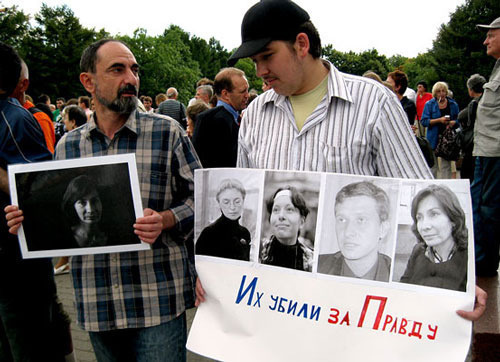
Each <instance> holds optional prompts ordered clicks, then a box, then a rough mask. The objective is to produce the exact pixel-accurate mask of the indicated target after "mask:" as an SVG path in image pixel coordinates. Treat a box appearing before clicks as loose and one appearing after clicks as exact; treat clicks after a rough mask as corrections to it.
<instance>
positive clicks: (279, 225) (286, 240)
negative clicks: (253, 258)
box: [260, 186, 313, 271]
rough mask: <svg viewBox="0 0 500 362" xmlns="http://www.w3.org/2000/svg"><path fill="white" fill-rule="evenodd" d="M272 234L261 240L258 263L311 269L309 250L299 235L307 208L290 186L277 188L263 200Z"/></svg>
mask: <svg viewBox="0 0 500 362" xmlns="http://www.w3.org/2000/svg"><path fill="white" fill-rule="evenodd" d="M266 208H267V212H268V215H269V223H270V226H271V232H272V235H271V236H270V237H269V238H268V239H264V240H263V242H262V246H261V251H260V262H261V263H262V264H269V265H275V266H281V267H285V268H290V269H297V270H304V271H311V270H312V259H313V251H312V249H311V248H310V247H309V246H307V245H306V244H305V243H304V242H303V241H302V240H301V238H300V236H299V235H300V230H301V228H302V227H303V226H304V224H305V220H306V218H307V215H308V214H309V208H308V207H307V205H306V202H305V200H304V197H303V196H302V194H301V193H300V192H298V191H297V189H295V188H294V187H292V186H287V187H283V188H279V189H278V190H276V192H275V193H274V194H273V195H272V196H271V198H269V200H268V201H267V203H266Z"/></svg>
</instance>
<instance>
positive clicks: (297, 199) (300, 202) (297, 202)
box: [266, 186, 309, 219]
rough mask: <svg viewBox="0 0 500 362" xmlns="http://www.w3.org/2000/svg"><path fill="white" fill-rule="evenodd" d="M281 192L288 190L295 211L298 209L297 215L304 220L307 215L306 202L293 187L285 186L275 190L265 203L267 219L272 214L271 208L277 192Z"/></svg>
mask: <svg viewBox="0 0 500 362" xmlns="http://www.w3.org/2000/svg"><path fill="white" fill-rule="evenodd" d="M283 190H289V191H290V193H291V194H292V197H291V200H292V204H293V206H295V207H296V208H297V209H299V213H300V215H301V216H303V217H304V219H305V218H306V217H307V215H309V208H308V207H307V204H306V200H304V197H303V196H302V194H301V193H300V192H299V191H298V190H297V189H296V188H295V187H293V186H285V187H280V188H279V189H277V190H276V192H275V193H274V194H273V196H271V197H270V198H269V199H268V200H267V201H266V209H267V212H268V213H269V217H270V216H271V214H272V213H273V206H274V198H275V197H276V195H277V194H278V192H280V191H283Z"/></svg>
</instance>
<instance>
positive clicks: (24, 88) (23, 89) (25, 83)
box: [20, 78, 30, 92]
mask: <svg viewBox="0 0 500 362" xmlns="http://www.w3.org/2000/svg"><path fill="white" fill-rule="evenodd" d="M29 86H30V81H29V79H26V78H25V79H23V80H22V81H21V89H20V91H21V92H26V91H27V90H28V87H29Z"/></svg>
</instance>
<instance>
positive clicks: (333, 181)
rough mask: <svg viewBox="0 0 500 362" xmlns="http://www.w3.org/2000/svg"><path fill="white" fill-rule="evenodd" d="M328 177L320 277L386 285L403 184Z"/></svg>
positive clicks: (391, 181) (340, 176)
mask: <svg viewBox="0 0 500 362" xmlns="http://www.w3.org/2000/svg"><path fill="white" fill-rule="evenodd" d="M330 176H333V175H328V176H327V181H326V184H325V195H326V196H325V197H326V199H325V206H324V212H323V215H322V217H323V219H322V225H323V229H322V238H321V250H320V255H319V258H318V269H317V271H318V273H322V274H329V275H338V276H343V277H350V278H358V279H364V280H374V281H379V282H388V281H389V280H390V273H391V265H392V249H393V245H394V232H395V217H396V215H395V212H396V210H397V207H396V206H397V195H398V189H399V181H397V180H390V179H380V180H376V179H375V178H361V177H358V178H356V177H352V176H342V175H337V176H335V177H330Z"/></svg>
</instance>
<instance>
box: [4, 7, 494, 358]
mask: <svg viewBox="0 0 500 362" xmlns="http://www.w3.org/2000/svg"><path fill="white" fill-rule="evenodd" d="M479 27H480V28H481V29H485V30H486V31H487V37H486V40H485V45H486V46H487V53H488V54H489V55H491V56H493V57H494V58H495V59H497V63H496V65H495V68H494V70H493V73H492V75H491V77H490V81H489V82H487V81H486V79H485V77H483V76H481V75H477V74H475V75H472V76H471V77H470V78H469V80H468V81H467V84H466V85H464V86H467V88H468V89H469V94H470V96H471V98H472V100H471V102H470V104H469V105H467V106H465V105H462V107H459V105H458V104H457V102H456V101H455V100H454V99H453V93H452V92H451V90H450V89H449V88H448V86H447V84H446V82H444V81H440V82H437V83H435V84H434V85H433V86H432V92H431V93H429V92H427V90H428V85H427V84H426V82H425V81H419V82H418V84H417V91H416V92H415V91H413V90H411V89H410V88H409V87H408V78H407V76H406V74H405V73H404V72H402V71H401V70H394V71H393V72H390V73H389V74H388V76H387V79H386V81H383V80H382V79H381V78H380V76H378V75H377V74H375V73H373V72H370V73H366V74H365V76H364V77H360V76H355V75H350V74H345V73H341V72H339V71H338V70H337V69H336V68H335V66H334V65H333V64H331V63H330V62H328V61H325V60H323V59H322V58H321V41H320V36H319V34H318V32H317V30H316V28H315V27H314V25H313V23H312V21H311V20H310V18H309V14H308V13H307V12H306V11H305V10H304V9H302V8H301V7H299V6H298V5H296V4H295V3H293V2H291V1H277V0H270V1H265V2H260V3H257V4H256V5H254V6H253V7H251V8H250V9H249V10H248V11H247V13H246V14H245V17H244V18H243V21H242V28H241V30H242V44H241V46H240V47H239V48H238V49H237V50H236V51H235V53H233V54H232V56H231V57H230V59H229V61H228V64H229V67H227V68H224V69H221V70H220V72H219V73H218V74H217V75H216V76H215V78H214V80H213V81H212V80H209V79H206V78H204V79H201V80H200V81H199V82H198V84H197V85H196V88H195V89H193V94H194V96H193V99H191V100H190V101H189V104H188V105H187V107H186V106H185V105H184V104H182V102H180V101H179V100H178V90H177V89H175V88H174V87H168V88H167V89H166V92H165V94H158V95H156V96H155V97H154V102H153V97H152V96H149V95H143V96H141V97H139V94H140V93H139V64H138V63H137V61H136V59H135V57H134V54H133V53H132V51H131V50H130V49H129V47H128V46H127V45H126V44H125V43H123V42H121V41H119V40H114V39H103V40H100V41H97V42H95V43H93V44H92V45H90V46H89V47H88V48H87V49H86V50H85V51H84V53H83V54H82V58H81V62H80V66H81V72H82V73H81V75H80V81H81V83H82V85H83V86H84V88H85V90H86V91H87V92H88V93H89V94H90V97H88V96H80V97H79V98H72V99H69V100H67V101H66V99H65V98H63V97H58V98H57V99H56V105H55V106H53V105H52V104H51V101H50V98H49V97H48V96H46V95H40V96H39V97H38V98H37V100H36V102H35V103H33V101H32V100H31V99H30V98H29V96H28V95H27V94H26V91H27V89H28V86H29V76H28V67H27V65H26V64H25V63H24V62H23V61H22V59H20V58H19V56H18V54H17V53H16V51H15V50H14V49H13V48H12V47H10V46H8V45H5V44H0V52H1V54H0V62H1V67H0V111H1V115H2V119H1V120H0V188H1V200H2V204H1V207H2V208H3V209H5V212H6V218H7V223H0V224H1V225H2V226H1V242H0V243H1V244H0V268H1V270H2V273H0V275H2V276H1V277H0V360H26V361H36V360H40V358H42V359H43V360H51V361H58V360H61V361H62V360H70V359H71V355H72V352H71V351H72V346H71V335H70V333H69V323H68V322H67V316H66V315H65V313H64V311H63V310H62V307H61V305H60V303H59V301H58V300H57V293H56V288H55V284H54V271H53V267H52V264H51V261H50V260H46V259H38V260H23V259H22V258H21V255H20V251H19V246H18V242H17V240H16V238H15V237H14V236H13V234H16V233H17V232H18V230H19V227H20V225H21V223H22V221H23V219H24V216H23V213H22V210H20V209H19V208H18V207H17V206H15V205H11V202H10V199H9V190H8V181H7V180H8V179H7V173H6V170H7V166H8V165H9V164H14V163H26V162H35V161H42V160H50V159H52V158H53V157H54V155H55V159H58V160H63V159H73V158H79V157H92V156H98V155H107V154H116V153H130V152H132V153H135V154H136V155H137V163H138V170H139V180H140V188H141V191H142V198H143V200H142V201H143V205H144V207H145V209H144V216H143V217H140V218H138V219H137V220H136V222H135V224H134V225H133V228H134V232H135V234H136V235H137V236H138V237H139V238H140V239H141V240H142V241H144V242H147V243H150V244H152V245H153V247H152V248H151V250H147V251H138V252H124V253H121V254H120V255H119V257H117V254H94V255H82V256H75V257H72V258H71V265H69V264H68V259H67V258H62V259H61V260H60V261H59V262H58V263H57V265H56V266H55V271H56V273H62V272H67V271H71V273H72V277H73V278H72V281H73V285H74V290H75V299H76V307H77V316H78V324H79V325H80V326H81V327H82V328H84V329H85V330H87V331H88V332H89V335H90V339H91V342H92V345H93V347H94V350H95V352H96V355H97V357H98V360H122V359H123V360H128V359H129V358H130V356H141V360H151V361H157V360H163V359H159V357H158V356H162V358H166V359H167V360H176V361H182V360H185V359H186V351H185V343H186V319H185V313H184V312H185V310H186V309H188V308H192V307H194V306H195V305H199V303H201V302H203V301H204V300H205V297H206V293H205V291H204V289H203V286H202V282H201V281H200V280H199V279H198V278H197V274H196V270H195V265H194V257H193V250H192V247H190V245H192V242H193V241H192V229H193V219H194V215H193V212H194V211H193V189H194V170H195V169H197V168H200V167H244V168H261V169H279V170H287V169H288V170H304V171H322V172H337V173H345V174H358V175H371V176H383V177H397V178H413V179H431V178H433V177H435V178H454V177H457V175H458V172H459V171H461V172H460V177H463V178H468V179H469V180H471V181H472V186H471V193H472V200H473V208H474V233H475V242H476V274H477V275H478V276H494V275H496V273H497V269H498V265H499V258H500V257H499V243H500V237H499V230H498V228H499V226H498V220H499V217H500V215H499V207H500V200H499V197H500V196H499V195H500V192H499V190H498V187H499V182H500V181H499V180H500V177H499V175H498V173H499V162H498V160H499V158H498V157H499V156H500V148H499V144H500V143H499V142H498V140H499V137H500V134H499V127H498V124H499V119H500V93H499V90H500V63H499V62H500V60H498V59H500V18H497V19H496V20H494V21H493V22H492V23H491V24H490V25H479ZM246 57H249V58H251V59H252V60H253V61H254V63H255V66H256V71H257V76H258V77H261V78H262V79H263V82H264V85H263V90H265V91H264V92H263V93H262V94H261V95H259V96H257V92H255V91H252V92H250V91H249V84H248V81H247V79H246V76H245V73H244V72H243V71H241V70H239V69H237V68H234V64H235V63H236V62H237V60H238V59H241V58H246ZM369 78H371V79H369ZM250 103H251V104H250ZM154 104H155V105H156V107H153V105H154ZM460 108H463V109H462V111H460ZM347 124H348V125H349V126H348V127H347ZM447 130H449V131H452V132H454V133H455V134H459V137H456V138H459V139H461V142H460V145H461V147H462V155H463V161H462V159H460V160H461V164H462V166H461V167H460V162H459V158H457V157H452V158H449V157H448V158H447V157H446V156H442V155H441V154H438V155H437V156H436V155H434V156H433V157H434V160H433V161H434V162H433V165H432V167H430V163H429V161H428V160H426V159H425V158H424V156H423V152H422V151H421V148H420V147H419V143H417V142H416V141H415V136H420V137H425V138H426V139H427V140H428V143H429V145H430V147H431V148H432V149H433V150H436V149H437V148H438V147H441V146H443V145H441V146H440V143H444V141H443V140H445V139H447V138H445V137H444V135H445V134H446V133H447V132H448V131H447ZM457 131H458V132H457ZM361 140H362V141H361ZM443 147H444V146H443ZM362 186H363V185H362ZM375 191H377V190H375ZM89 192H91V191H89ZM92 192H93V193H95V194H98V193H97V191H95V190H94V191H92ZM346 192H347V191H346ZM422 192H423V193H424V192H425V195H422V196H421V197H420V199H419V201H418V202H417V201H415V202H414V203H415V205H413V206H412V217H413V218H414V222H415V228H416V235H417V236H418V232H419V231H420V229H419V220H417V219H416V217H415V216H414V214H415V213H416V212H418V210H420V209H424V208H425V207H434V208H435V209H442V210H443V213H445V212H447V210H448V209H446V207H445V205H446V201H443V200H445V199H448V200H450V199H451V201H452V202H455V201H456V200H454V198H453V195H449V194H447V193H446V190H445V191H443V190H441V189H439V190H434V189H429V190H423V191H422ZM429 195H431V196H429ZM244 199H245V191H244V188H243V187H242V186H241V185H239V184H238V181H237V180H226V181H225V182H223V183H222V184H221V187H220V190H219V191H218V193H217V202H218V203H219V205H220V208H221V216H220V218H219V219H218V220H217V221H216V222H214V223H213V225H211V227H210V228H209V229H207V231H206V232H205V234H203V243H202V244H203V247H206V246H209V245H210V244H214V238H217V237H220V235H222V234H223V233H224V231H223V230H221V227H220V225H223V224H226V225H229V227H231V228H233V229H234V230H236V231H237V232H238V233H240V234H241V239H242V240H244V242H243V243H242V245H239V246H238V252H239V254H240V256H241V257H240V258H241V259H242V260H248V252H249V246H248V244H249V243H250V241H249V235H248V230H246V229H245V228H244V227H243V226H241V225H240V224H239V222H238V220H239V218H240V216H241V212H242V211H241V203H242V202H243V200H244ZM429 200H431V201H429ZM348 202H350V201H349V198H347V197H346V199H345V200H344V199H339V200H337V203H338V204H339V206H338V212H339V213H340V211H341V206H343V205H345V204H347V203H348ZM426 202H427V203H428V202H434V204H433V205H431V206H429V205H427V204H426ZM76 203H77V201H75V202H73V201H70V202H69V204H68V205H69V206H68V207H69V209H71V210H72V207H73V206H74V208H75V210H72V211H76V213H77V212H78V210H77V206H76ZM372 203H375V201H373V202H372ZM72 204H74V205H72ZM450 208H451V207H450ZM285 209H286V210H291V211H290V213H293V217H294V218H295V219H296V225H297V228H296V229H297V230H295V233H293V235H292V234H290V235H288V234H286V233H284V232H283V231H282V230H280V229H279V228H276V230H274V229H273V235H272V237H271V238H270V240H268V241H267V243H266V244H265V248H264V249H263V252H262V253H261V255H260V258H261V259H262V262H263V263H266V264H272V265H274V264H276V262H277V260H286V261H287V262H286V263H285V264H286V265H285V266H286V267H288V268H293V269H299V270H305V271H310V269H311V258H312V252H311V251H310V250H309V248H308V246H307V245H305V244H304V243H303V242H301V240H300V238H298V237H297V235H298V230H299V229H300V226H301V225H302V224H303V223H304V220H305V219H306V217H307V215H308V209H307V206H306V205H305V203H304V202H303V200H302V199H301V196H300V193H297V192H296V190H295V189H294V188H285V189H278V190H276V193H275V194H274V195H273V197H272V198H271V199H270V200H269V202H268V212H269V220H270V223H271V225H272V224H273V220H274V219H275V218H278V217H280V216H279V215H280V213H281V212H282V210H285ZM343 217H345V218H348V217H349V215H344V216H343ZM449 219H451V217H449ZM452 221H453V220H452ZM384 222H385V219H384V217H382V216H381V217H380V223H379V224H380V225H382V224H383V223H384ZM453 222H454V223H456V220H455V221H453ZM75 225H76V226H75V229H77V228H78V230H84V228H83V227H82V226H81V223H77V224H75ZM84 231H85V233H84V234H85V235H87V234H88V231H87V230H84ZM339 232H340V231H339ZM210 233H211V234H212V235H211V236H210ZM93 235H94V239H95V242H96V243H99V240H100V239H102V238H103V237H104V236H103V235H102V233H101V232H99V231H97V232H94V234H93ZM462 236H463V235H462ZM462 236H461V237H460V238H458V237H455V238H454V239H452V240H451V242H450V243H447V244H446V245H445V246H446V247H445V248H444V249H446V253H445V254H443V253H444V252H442V250H441V248H433V247H432V246H430V245H429V246H427V245H426V244H425V243H423V244H419V249H418V250H417V249H415V250H414V252H413V254H412V257H411V258H412V259H411V260H412V261H413V263H417V262H418V263H422V262H425V263H429V264H430V265H434V264H436V265H437V264H439V263H440V262H443V261H448V260H451V259H452V258H454V259H453V260H457V259H459V258H460V256H462V255H463V254H462V251H463V250H464V248H466V245H467V240H464V239H463V237H462ZM106 237H110V236H106ZM221 238H222V239H221V240H222V241H221V242H226V240H224V237H223V236H222V237H221ZM424 239H425V238H424ZM87 241H88V240H87ZM424 241H425V240H424ZM77 242H80V240H77ZM81 242H82V243H83V242H86V241H85V240H81ZM230 242H231V241H230V240H227V243H230ZM422 245H423V246H422ZM443 245H444V244H443ZM219 247H220V245H219ZM227 247H228V248H229V247H230V246H229V245H228V246H227ZM219 249H220V248H219ZM444 249H443V250H444ZM450 250H452V251H451V252H450ZM212 252H213V250H209V248H208V249H207V250H204V251H203V253H205V254H207V255H211V254H210V253H212ZM220 253H223V251H220ZM278 255H281V256H284V259H283V258H278V257H277V256H278ZM287 255H291V256H293V257H287ZM429 255H432V258H431V257H430V256H429ZM334 257H335V258H337V259H338V258H340V257H342V258H343V259H342V260H344V259H346V260H347V259H348V258H349V256H348V255H342V256H339V255H337V256H335V255H334V256H332V258H334ZM380 258H381V257H380V255H377V254H376V253H375V254H374V259H375V260H380ZM379 264H381V265H384V260H381V261H380V262H379ZM386 264H387V263H386ZM349 265H350V266H352V268H353V269H352V272H355V271H356V268H357V266H356V265H357V264H356V263H352V264H349ZM412 265H414V264H412ZM412 265H410V264H409V265H408V268H407V270H406V271H405V274H404V279H405V281H408V282H413V283H416V284H418V283H420V282H421V280H425V279H426V278H428V275H414V274H412V271H411V270H412V269H411V267H412ZM359 267H360V268H365V265H359ZM388 267H389V266H388ZM372 269H373V268H372ZM379 269H380V270H379ZM386 269H387V268H386ZM339 273H341V271H339ZM386 274H387V271H386V270H382V268H378V269H377V268H375V269H373V276H372V277H371V279H377V278H387V275H386ZM34 277H35V278H34ZM414 279H418V281H415V280H414ZM422 283H427V282H422ZM463 283H464V279H463V278H461V277H460V278H458V277H457V280H456V282H455V284H454V285H453V286H452V288H453V289H457V290H463V289H464V288H465V286H464V284H463ZM428 285H429V284H428ZM430 285H432V282H431V283H430ZM485 301H486V293H485V292H484V291H482V290H481V289H480V288H477V287H476V305H475V308H474V310H473V311H459V312H458V313H459V315H461V316H462V317H464V318H466V319H469V320H476V319H478V318H479V317H480V316H481V314H482V313H483V312H484V308H485ZM56 335H57V336H63V337H59V338H60V339H58V340H55V338H56V337H55V336H56ZM60 340H69V342H68V343H60ZM146 342H147V343H146Z"/></svg>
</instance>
